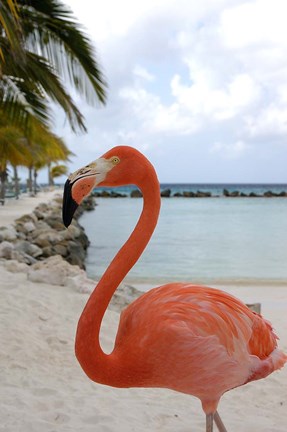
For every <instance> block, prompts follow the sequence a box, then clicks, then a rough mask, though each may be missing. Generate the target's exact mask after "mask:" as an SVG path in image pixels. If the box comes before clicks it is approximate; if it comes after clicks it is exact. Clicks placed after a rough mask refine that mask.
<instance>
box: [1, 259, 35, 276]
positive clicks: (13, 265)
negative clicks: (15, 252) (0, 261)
mask: <svg viewBox="0 0 287 432" xmlns="http://www.w3.org/2000/svg"><path fill="white" fill-rule="evenodd" d="M4 267H5V268H6V269H7V270H8V271H9V272H11V273H27V272H28V269H29V266H28V265H27V264H25V263H23V262H19V261H17V260H9V261H4Z"/></svg>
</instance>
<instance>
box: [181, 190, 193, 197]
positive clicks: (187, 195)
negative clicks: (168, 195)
mask: <svg viewBox="0 0 287 432" xmlns="http://www.w3.org/2000/svg"><path fill="white" fill-rule="evenodd" d="M182 196H183V197H184V198H194V197H196V194H195V193H194V192H191V191H183V193H182Z"/></svg>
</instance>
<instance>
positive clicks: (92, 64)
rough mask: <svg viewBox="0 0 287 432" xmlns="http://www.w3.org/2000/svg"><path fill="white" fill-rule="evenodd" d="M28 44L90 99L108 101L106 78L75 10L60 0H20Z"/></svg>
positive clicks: (29, 47) (92, 100)
mask: <svg viewBox="0 0 287 432" xmlns="http://www.w3.org/2000/svg"><path fill="white" fill-rule="evenodd" d="M19 5H21V16H22V17H23V29H24V32H25V36H26V42H27V47H28V49H30V50H35V47H37V50H38V51H37V52H38V53H40V54H41V55H43V56H44V57H46V58H47V59H49V61H50V62H51V64H52V65H53V66H54V67H55V68H56V69H57V70H58V71H60V73H61V75H62V78H63V79H64V80H65V81H66V80H67V79H68V80H69V81H70V82H71V84H72V85H73V86H74V87H75V88H76V89H77V90H78V91H79V93H80V94H81V95H83V96H84V97H85V99H86V100H87V102H89V103H92V102H95V100H97V99H98V100H99V101H100V102H101V103H105V100H106V87H107V86H106V82H105V79H104V77H103V75H102V73H101V71H100V67H99V65H98V62H97V60H96V53H95V50H94V49H93V47H92V44H91V42H90V40H89V38H88V37H87V36H86V35H85V34H84V32H83V30H82V29H81V27H80V25H79V24H78V23H77V22H76V21H75V18H74V17H73V14H72V12H71V10H70V9H69V8H68V7H67V6H65V5H64V4H63V3H62V2H61V1H58V0H46V1H45V2H43V1H38V0H30V1H29V6H28V5H27V2H26V1H25V0H19Z"/></svg>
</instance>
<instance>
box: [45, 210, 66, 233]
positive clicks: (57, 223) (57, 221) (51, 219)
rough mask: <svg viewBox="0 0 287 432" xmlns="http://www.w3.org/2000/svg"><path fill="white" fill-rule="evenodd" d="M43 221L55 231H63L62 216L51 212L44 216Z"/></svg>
mask: <svg viewBox="0 0 287 432" xmlns="http://www.w3.org/2000/svg"><path fill="white" fill-rule="evenodd" d="M45 222H46V224H48V225H49V226H50V227H51V228H53V229H54V230H56V231H63V229H64V228H65V227H64V224H63V222H62V216H60V215H56V214H51V215H50V216H48V217H46V218H45Z"/></svg>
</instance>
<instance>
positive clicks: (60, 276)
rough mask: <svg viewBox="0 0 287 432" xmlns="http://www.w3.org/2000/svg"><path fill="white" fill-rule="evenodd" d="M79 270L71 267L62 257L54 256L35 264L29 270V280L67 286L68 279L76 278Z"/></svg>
mask: <svg viewBox="0 0 287 432" xmlns="http://www.w3.org/2000/svg"><path fill="white" fill-rule="evenodd" d="M73 267H75V269H74V268H73ZM79 270H80V269H79V268H78V270H77V269H76V266H70V265H69V264H68V263H67V262H66V261H64V260H63V258H62V257H61V256H59V255H54V256H52V257H50V258H47V259H46V260H44V261H38V262H37V263H35V264H33V265H32V266H31V267H30V268H29V270H28V279H29V280H30V281H32V282H39V283H49V284H51V285H65V280H66V278H67V277H71V276H75V275H76V274H78V273H79Z"/></svg>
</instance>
